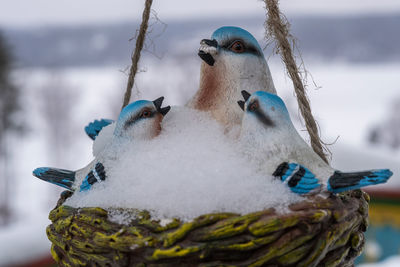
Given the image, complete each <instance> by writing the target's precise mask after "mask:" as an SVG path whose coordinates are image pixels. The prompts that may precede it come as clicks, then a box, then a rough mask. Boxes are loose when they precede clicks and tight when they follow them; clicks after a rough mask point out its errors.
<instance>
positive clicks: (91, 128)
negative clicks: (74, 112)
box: [85, 119, 114, 140]
mask: <svg viewBox="0 0 400 267" xmlns="http://www.w3.org/2000/svg"><path fill="white" fill-rule="evenodd" d="M113 122H114V121H113V120H110V119H100V120H95V121H93V122H90V123H89V124H88V125H87V126H86V127H85V132H86V134H87V135H88V136H89V137H90V139H92V140H95V139H96V137H97V136H98V135H99V132H100V131H101V129H103V128H104V127H106V126H107V125H110V124H111V123H113Z"/></svg>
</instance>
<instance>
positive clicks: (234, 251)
mask: <svg viewBox="0 0 400 267" xmlns="http://www.w3.org/2000/svg"><path fill="white" fill-rule="evenodd" d="M67 197H69V196H68V195H66V194H64V195H63V196H62V198H61V199H60V200H59V202H58V204H57V206H56V208H55V209H53V210H52V211H51V212H50V215H49V218H50V220H51V221H52V224H50V225H49V226H48V227H47V236H48V238H49V239H50V241H51V242H52V248H51V252H52V255H53V258H54V259H55V260H56V262H57V263H58V264H59V265H60V266H317V265H318V266H320V265H323V266H352V265H353V262H354V259H355V258H356V257H357V256H358V255H359V254H360V253H361V251H362V248H363V244H364V234H363V232H365V230H366V228H367V225H368V202H369V196H368V195H367V194H366V193H364V192H362V191H360V190H356V191H352V192H350V193H347V194H343V195H340V196H334V195H332V196H330V197H329V198H327V199H324V198H321V197H310V198H308V199H307V200H305V201H303V202H300V203H296V204H293V205H291V206H290V207H289V209H290V212H289V213H287V214H283V215H279V214H277V213H276V212H275V211H274V210H273V209H268V210H263V211H259V212H253V213H249V214H245V215H238V214H233V213H214V214H206V215H202V216H200V217H197V218H195V219H193V220H192V221H190V222H182V221H180V220H179V219H173V220H171V221H170V222H169V223H168V224H166V225H162V224H160V222H159V221H157V220H152V218H151V216H150V214H149V212H147V211H138V210H135V213H136V216H135V218H134V219H132V220H131V221H130V223H129V224H127V225H123V224H118V223H116V222H112V221H110V219H109V213H108V211H106V210H104V209H102V208H79V209H77V208H72V207H69V206H65V205H63V202H64V201H65V199H66V198H67Z"/></svg>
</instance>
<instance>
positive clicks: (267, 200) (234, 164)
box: [65, 107, 303, 220]
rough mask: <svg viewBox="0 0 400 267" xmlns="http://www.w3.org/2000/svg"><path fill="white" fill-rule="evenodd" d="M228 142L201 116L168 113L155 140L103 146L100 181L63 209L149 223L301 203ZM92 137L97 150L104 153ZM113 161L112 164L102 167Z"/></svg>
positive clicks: (177, 110)
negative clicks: (149, 219)
mask: <svg viewBox="0 0 400 267" xmlns="http://www.w3.org/2000/svg"><path fill="white" fill-rule="evenodd" d="M109 127H110V126H109ZM232 136H235V135H234V134H231V135H229V134H225V133H224V129H223V128H222V127H221V126H220V125H219V124H218V123H217V122H216V121H215V120H213V119H212V118H211V117H210V115H209V114H208V113H205V112H200V111H197V110H192V109H189V108H185V107H173V108H172V110H171V111H170V113H169V114H168V115H166V117H165V118H164V121H163V123H162V132H161V134H160V135H159V136H157V137H156V138H154V139H152V140H147V141H137V140H133V141H132V142H131V143H129V144H128V145H124V146H123V147H121V148H117V149H116V148H115V146H114V147H113V149H109V151H107V148H106V149H105V151H103V153H110V154H112V153H115V154H114V155H109V156H108V157H105V158H106V160H105V162H104V165H105V166H106V167H107V177H108V178H107V179H106V180H105V182H102V183H97V184H95V185H94V186H93V188H92V189H91V190H90V191H88V192H76V193H74V195H73V196H72V197H71V198H69V199H68V200H67V201H66V203H65V204H66V205H70V206H73V207H94V206H95V207H104V208H137V209H146V210H148V211H150V212H151V214H152V216H153V217H155V218H157V219H166V218H172V217H177V218H181V219H182V220H190V219H193V218H195V217H197V216H200V215H202V214H206V213H212V212H233V213H239V214H246V213H249V212H254V211H259V210H263V209H266V208H270V207H274V208H276V209H277V210H278V211H285V208H286V207H287V205H288V204H291V203H294V202H297V201H299V200H302V199H303V198H302V197H300V196H298V195H295V194H293V193H291V192H290V190H289V189H288V188H287V186H286V185H284V184H282V183H281V182H280V181H279V180H276V179H274V178H273V177H269V176H267V175H265V174H263V173H262V172H260V170H259V168H258V167H257V166H256V165H255V163H252V162H251V161H249V160H248V158H247V157H245V156H244V155H243V152H242V146H241V145H240V143H239V142H237V141H236V140H235V138H233V137H232ZM100 137H101V136H99V140H100V141H101V145H100V146H99V147H105V145H104V143H106V141H105V140H106V139H104V138H100ZM96 140H97V139H96ZM95 147H96V145H95ZM115 155H118V160H116V161H114V162H111V161H110V162H107V158H110V159H111V158H113V156H114V157H115Z"/></svg>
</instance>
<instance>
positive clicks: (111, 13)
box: [0, 0, 400, 27]
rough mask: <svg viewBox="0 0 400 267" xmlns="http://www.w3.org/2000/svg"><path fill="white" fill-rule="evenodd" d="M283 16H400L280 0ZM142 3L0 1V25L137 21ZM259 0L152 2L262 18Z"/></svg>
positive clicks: (178, 13)
mask: <svg viewBox="0 0 400 267" xmlns="http://www.w3.org/2000/svg"><path fill="white" fill-rule="evenodd" d="M280 2H281V8H282V10H283V11H284V12H285V13H286V14H293V13H296V14H298V13H303V14H304V13H307V14H359V13H362V14H365V13H388V12H392V13H393V12H396V13H400V0H281V1H280ZM143 3H144V0H79V1H78V0H0V27H1V26H3V27H4V26H17V27H20V26H41V25H46V24H47V25H48V24H81V23H99V22H112V21H121V20H128V19H129V20H132V19H139V18H140V16H141V12H142V9H143ZM263 6H264V5H263V2H262V1H260V0H201V1H189V0H154V3H153V8H154V9H155V10H156V11H157V13H158V14H159V17H160V18H161V19H163V20H169V19H172V18H177V19H183V18H188V17H189V18H193V17H207V16H237V15H243V16H247V15H259V16H263V15H264V10H263V9H262V7H263Z"/></svg>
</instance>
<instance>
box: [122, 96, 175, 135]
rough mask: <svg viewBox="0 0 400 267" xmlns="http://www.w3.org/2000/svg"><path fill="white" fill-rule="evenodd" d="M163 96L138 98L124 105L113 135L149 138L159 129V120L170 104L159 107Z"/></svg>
mask: <svg viewBox="0 0 400 267" xmlns="http://www.w3.org/2000/svg"><path fill="white" fill-rule="evenodd" d="M163 100H164V97H160V98H157V99H156V100H154V101H148V100H139V101H136V102H133V103H131V104H129V105H127V106H126V107H124V108H123V109H122V111H121V113H120V115H119V117H118V121H117V124H116V126H115V130H114V136H115V137H124V138H129V139H132V138H135V139H151V138H153V137H155V136H157V135H158V134H159V133H160V131H161V121H162V119H163V117H164V116H165V115H166V114H167V113H168V111H169V110H170V108H171V107H170V106H166V107H161V105H162V102H163Z"/></svg>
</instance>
